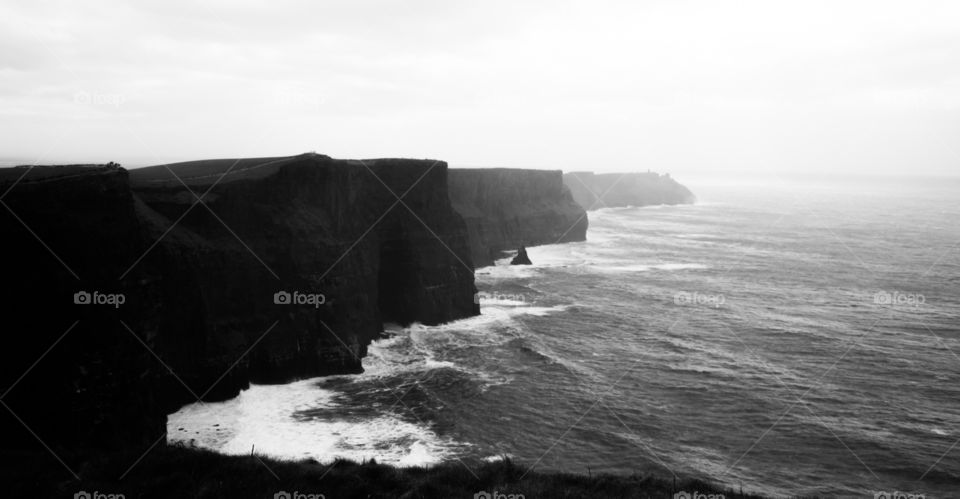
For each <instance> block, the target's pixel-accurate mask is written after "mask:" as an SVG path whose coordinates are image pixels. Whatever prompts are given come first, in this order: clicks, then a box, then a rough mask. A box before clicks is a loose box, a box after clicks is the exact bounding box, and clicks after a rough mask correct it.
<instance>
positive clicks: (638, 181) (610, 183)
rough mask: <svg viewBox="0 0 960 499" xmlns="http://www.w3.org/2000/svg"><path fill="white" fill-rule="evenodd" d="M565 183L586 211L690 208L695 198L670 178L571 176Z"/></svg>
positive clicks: (574, 173)
mask: <svg viewBox="0 0 960 499" xmlns="http://www.w3.org/2000/svg"><path fill="white" fill-rule="evenodd" d="M563 183H564V184H565V185H566V186H567V187H568V188H569V189H570V192H571V193H572V194H573V198H574V199H575V200H576V202H577V203H578V204H579V205H580V206H583V207H584V209H587V210H596V209H598V208H607V207H616V206H648V205H657V204H691V203H693V202H695V201H696V197H695V196H694V195H693V193H692V192H690V189H687V188H686V187H684V186H683V185H681V184H680V183H678V182H677V181H676V180H674V179H672V178H671V177H670V175H669V174H665V175H660V174H658V173H652V172H647V173H603V174H596V173H592V172H571V173H567V174H564V176H563Z"/></svg>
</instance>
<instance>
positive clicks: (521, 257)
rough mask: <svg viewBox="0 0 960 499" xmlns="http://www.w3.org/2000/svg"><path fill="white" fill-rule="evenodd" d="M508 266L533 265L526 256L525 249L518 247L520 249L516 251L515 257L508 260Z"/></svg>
mask: <svg viewBox="0 0 960 499" xmlns="http://www.w3.org/2000/svg"><path fill="white" fill-rule="evenodd" d="M510 265H533V262H531V261H530V257H529V256H527V248H525V247H523V246H520V249H518V250H517V256H515V257H513V260H510Z"/></svg>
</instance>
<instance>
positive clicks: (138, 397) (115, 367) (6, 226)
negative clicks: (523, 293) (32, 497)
mask: <svg viewBox="0 0 960 499" xmlns="http://www.w3.org/2000/svg"><path fill="white" fill-rule="evenodd" d="M447 173H448V170H447V165H446V163H443V162H437V161H426V160H404V159H378V160H368V161H363V162H358V161H349V160H335V159H332V158H329V157H327V156H322V155H316V154H306V155H300V156H293V157H282V158H256V159H241V160H212V161H197V162H189V163H178V164H172V165H161V166H155V167H150V168H143V169H138V170H133V171H129V172H128V171H127V170H124V169H122V168H118V167H117V166H115V165H96V166H70V167H35V168H29V169H24V168H12V169H4V170H0V191H2V192H4V193H5V194H4V197H3V198H2V200H3V206H4V208H5V209H3V210H2V211H0V230H2V231H3V233H4V234H5V235H6V242H5V248H6V253H5V254H6V255H7V261H8V265H9V267H10V269H11V270H10V272H9V273H8V275H7V277H6V279H7V286H5V287H4V289H3V292H2V293H3V295H2V296H0V300H2V303H3V308H4V310H3V313H4V315H5V317H6V318H7V320H8V322H7V327H6V328H5V330H6V331H7V332H8V337H7V339H8V344H7V345H6V347H5V348H4V349H3V350H2V351H0V361H2V362H0V376H2V379H3V382H4V386H6V387H10V388H8V389H7V392H6V393H4V398H3V401H4V403H5V404H7V405H8V407H9V409H10V411H12V412H10V411H8V412H6V413H4V414H3V416H0V417H2V418H3V419H4V421H3V430H2V433H3V434H2V438H3V441H4V442H5V444H6V446H13V447H16V446H32V445H39V444H38V440H37V438H36V437H35V436H34V434H36V435H41V436H42V437H40V438H42V440H43V442H44V445H50V446H78V445H80V446H92V447H97V446H107V447H109V446H116V445H137V444H150V443H153V442H155V441H156V440H157V439H159V438H162V437H163V436H164V435H165V430H166V426H165V424H166V423H165V422H166V414H168V413H169V412H172V411H174V410H176V408H177V407H179V406H180V405H183V404H186V403H190V402H195V401H196V400H197V399H202V400H222V399H226V398H230V397H233V396H235V395H236V394H237V393H238V392H239V390H241V389H243V388H245V387H246V386H248V384H249V383H250V382H281V381H286V380H290V379H294V378H298V377H305V376H315V375H321V374H337V373H351V372H359V371H360V370H361V365H360V358H361V357H363V355H364V354H365V352H366V347H367V345H368V344H369V343H370V341H371V340H372V339H374V338H376V337H377V336H378V334H379V333H380V332H381V331H382V325H383V323H384V322H398V323H402V324H405V323H410V322H413V321H418V322H423V323H425V324H437V323H443V322H447V321H451V320H455V319H458V318H463V317H468V316H471V315H476V314H478V313H479V309H478V306H477V305H476V304H475V303H474V299H473V298H474V294H475V292H476V288H475V287H474V283H473V272H472V265H473V264H472V260H471V251H470V248H469V244H468V240H467V229H466V226H465V224H464V222H463V219H462V218H461V217H460V215H458V214H457V212H455V211H454V210H453V208H452V206H451V203H450V196H449V193H448V190H447ZM51 345H52V346H51ZM45 352H46V353H45ZM38 358H39V359H40V361H37V359H38ZM35 361H37V362H36V363H35V364H34V362H35ZM25 373H26V374H25ZM22 423H27V424H29V429H28V428H27V426H25V425H24V424H22Z"/></svg>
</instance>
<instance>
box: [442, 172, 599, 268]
mask: <svg viewBox="0 0 960 499" xmlns="http://www.w3.org/2000/svg"><path fill="white" fill-rule="evenodd" d="M449 175H450V199H451V201H452V202H453V207H454V209H455V210H456V211H457V212H458V213H460V215H461V216H463V219H464V221H465V222H466V224H467V232H468V233H469V239H470V251H471V254H472V258H473V263H474V264H475V265H476V266H478V267H480V266H484V265H491V264H492V263H493V261H494V260H495V259H497V258H501V257H502V256H503V255H502V252H503V251H506V250H516V249H517V248H519V247H520V246H536V245H540V244H556V243H562V242H571V241H583V240H585V239H586V234H587V216H586V212H584V210H583V208H582V207H581V206H579V205H577V203H575V202H574V200H573V198H572V197H571V195H570V191H569V190H568V189H567V188H566V187H564V182H563V175H562V173H561V172H560V171H542V170H521V169H508V168H496V169H451V170H450V173H449Z"/></svg>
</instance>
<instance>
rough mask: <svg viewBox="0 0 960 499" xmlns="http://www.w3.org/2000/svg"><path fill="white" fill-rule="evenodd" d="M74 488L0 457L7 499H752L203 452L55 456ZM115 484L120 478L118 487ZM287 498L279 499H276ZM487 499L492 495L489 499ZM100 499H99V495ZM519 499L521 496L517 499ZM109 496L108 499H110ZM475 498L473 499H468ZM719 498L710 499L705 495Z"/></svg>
mask: <svg viewBox="0 0 960 499" xmlns="http://www.w3.org/2000/svg"><path fill="white" fill-rule="evenodd" d="M60 457H61V458H63V459H64V461H65V462H66V463H67V464H68V465H69V466H70V468H71V469H72V471H74V472H76V474H77V475H79V476H80V480H79V481H78V480H76V479H75V478H74V477H73V476H72V475H71V474H70V472H69V471H67V470H66V468H64V467H63V465H62V464H61V463H58V462H57V461H56V460H55V458H54V457H52V456H51V455H50V454H49V453H11V452H2V453H0V483H2V484H4V488H3V492H4V495H5V496H6V497H30V498H40V497H62V498H73V497H75V494H77V493H78V492H87V493H88V494H89V496H83V495H79V496H76V497H78V498H85V497H89V498H90V499H121V496H119V494H123V496H122V497H123V499H133V498H161V497H163V498H166V497H178V498H179V497H184V498H186V497H197V498H231V499H236V498H246V497H251V498H265V499H270V498H275V497H276V498H282V499H286V498H287V497H289V498H290V499H321V494H322V497H323V498H325V499H341V498H381V497H383V498H386V497H390V498H396V497H401V498H474V497H475V495H476V494H478V493H479V492H487V493H488V494H490V495H489V496H488V497H489V498H490V499H521V497H522V499H533V498H576V497H591V498H592V497H622V498H673V494H674V493H675V492H680V491H686V492H688V493H691V494H692V493H694V492H696V493H697V494H703V495H697V496H691V498H692V497H696V498H697V499H708V498H710V494H723V497H724V499H740V498H759V497H760V496H755V495H749V494H739V493H736V492H734V491H731V490H723V489H721V488H718V487H717V486H715V485H710V484H707V483H704V482H700V481H695V480H686V481H680V482H678V483H677V484H676V487H675V486H674V482H673V480H672V479H670V480H665V479H662V478H652V477H639V476H633V477H628V476H613V475H603V474H593V475H592V476H588V475H579V474H568V473H541V472H536V471H532V472H530V473H527V474H526V475H524V473H525V472H526V468H525V467H524V466H522V465H519V464H516V463H513V462H511V461H510V460H504V461H498V462H492V463H480V464H476V465H473V466H471V468H472V470H468V469H467V468H466V466H465V465H464V464H462V463H459V462H452V463H444V464H441V465H438V466H433V467H429V468H395V467H392V466H388V465H384V464H378V463H375V462H366V463H355V462H350V461H337V462H335V463H333V464H320V463H317V462H314V461H299V462H296V461H279V460H275V459H269V458H266V457H263V456H256V455H250V456H223V455H220V454H216V453H213V452H210V451H204V450H197V449H188V448H183V447H176V446H162V445H161V446H158V447H157V448H155V449H153V450H152V451H151V452H150V453H149V454H147V456H146V457H144V458H143V459H142V460H141V461H140V462H139V463H137V464H136V466H133V467H132V468H131V466H132V465H133V464H134V462H136V461H137V458H139V457H140V453H139V452H122V453H110V454H98V455H78V454H70V455H64V454H60ZM121 477H123V478H122V479H121ZM283 492H286V493H287V494H289V495H288V496H283V495H278V493H283ZM494 493H496V495H494ZM98 494H99V495H98ZM521 494H522V496H521ZM111 495H112V496H111ZM477 497H482V496H477ZM714 497H716V498H719V496H714Z"/></svg>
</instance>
